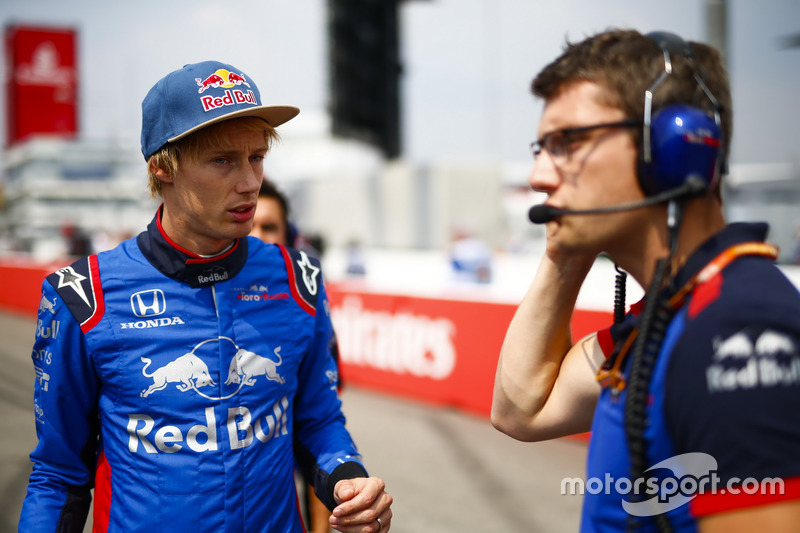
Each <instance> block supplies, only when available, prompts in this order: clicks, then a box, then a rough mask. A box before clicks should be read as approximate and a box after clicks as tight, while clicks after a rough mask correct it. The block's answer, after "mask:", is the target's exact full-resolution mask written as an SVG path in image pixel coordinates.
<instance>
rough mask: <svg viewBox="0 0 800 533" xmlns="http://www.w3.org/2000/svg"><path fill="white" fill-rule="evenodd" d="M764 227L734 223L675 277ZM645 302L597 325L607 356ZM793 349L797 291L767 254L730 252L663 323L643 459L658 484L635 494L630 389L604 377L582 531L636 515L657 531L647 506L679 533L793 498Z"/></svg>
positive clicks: (796, 426)
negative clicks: (708, 519) (628, 427)
mask: <svg viewBox="0 0 800 533" xmlns="http://www.w3.org/2000/svg"><path fill="white" fill-rule="evenodd" d="M767 230H768V227H767V225H766V224H745V223H735V224H730V225H729V226H728V227H726V228H725V229H724V230H723V231H721V232H720V233H718V234H717V235H715V236H714V237H712V238H711V239H710V240H708V241H707V242H706V243H704V244H703V245H702V246H701V247H700V249H699V250H697V251H696V252H695V253H694V254H693V255H692V256H691V257H690V258H689V260H688V261H687V263H686V265H685V266H684V267H683V268H682V269H681V271H680V272H679V273H678V276H677V278H676V280H675V283H674V286H675V287H677V288H680V287H681V286H682V285H683V284H684V283H686V282H687V281H688V280H690V279H691V278H692V277H693V276H694V275H695V274H697V273H698V272H699V271H700V270H701V269H702V268H703V267H704V266H705V265H707V264H708V263H709V262H711V261H712V260H713V259H714V258H715V257H717V256H718V255H719V254H720V253H721V252H723V251H724V250H726V249H729V248H730V247H731V246H733V245H736V244H739V243H743V242H763V241H764V239H765V238H766V234H767ZM640 310H641V302H639V304H638V305H635V306H632V312H630V313H629V314H628V316H627V317H626V320H625V321H623V322H622V323H620V324H618V325H614V326H612V327H611V328H609V329H607V330H603V331H600V332H598V340H599V342H600V345H601V347H602V349H603V351H604V353H605V354H606V356H607V357H608V356H610V355H611V354H612V352H613V351H614V349H615V347H617V348H618V347H619V345H620V344H621V343H622V342H623V341H624V340H625V339H626V337H627V336H628V334H629V333H630V331H631V330H632V328H633V327H634V326H636V325H638V318H639V317H638V316H637V313H638V311H640ZM799 348H800V295H799V294H798V291H797V289H796V288H795V286H794V285H793V284H792V283H791V282H790V281H789V280H788V279H787V278H786V277H785V276H784V274H783V273H782V272H781V271H780V270H779V269H778V268H777V267H776V266H775V265H774V264H773V262H772V260H771V259H768V258H766V257H762V256H755V255H743V256H740V257H737V258H736V259H734V260H733V261H732V262H730V263H729V264H728V265H727V266H726V267H725V268H724V269H723V270H722V271H720V272H719V273H718V274H716V275H714V276H713V277H711V278H710V279H708V280H706V281H705V282H703V283H700V284H698V285H697V286H696V287H695V288H694V290H693V291H692V292H691V294H690V296H689V298H688V299H687V300H686V301H685V302H684V304H683V305H682V306H681V307H680V308H679V309H678V310H677V313H676V314H675V315H674V316H673V317H672V319H671V321H670V323H669V326H668V327H667V329H666V335H665V337H664V341H663V343H662V345H661V349H660V351H659V354H658V357H657V359H656V362H655V367H654V370H653V376H652V382H651V385H650V390H649V395H648V402H647V407H646V415H647V418H646V420H647V423H646V425H645V428H646V429H645V432H644V436H645V442H646V450H647V452H646V457H647V461H646V465H647V466H646V468H647V469H649V471H648V472H647V473H648V474H650V475H653V476H655V480H656V481H657V482H658V484H657V485H655V487H651V488H656V489H658V488H660V489H661V494H660V496H658V495H656V494H654V493H653V492H652V491H651V492H648V493H642V492H641V491H640V494H641V497H640V498H639V499H637V498H635V497H634V496H633V495H632V492H633V487H632V486H631V484H630V483H629V481H630V477H631V473H630V463H629V457H628V445H627V440H626V434H625V422H624V421H625V416H624V409H625V401H626V390H625V389H623V390H622V391H621V392H617V391H614V390H612V389H611V388H610V387H606V388H604V389H603V390H602V392H601V395H600V398H599V400H598V403H597V407H596V410H595V416H594V421H593V423H592V433H591V440H590V444H589V454H588V460H587V475H586V484H585V496H584V504H583V505H584V506H583V513H582V520H581V531H584V532H605V531H623V530H625V528H626V525H627V524H628V521H629V520H631V519H632V517H633V519H634V523H635V524H637V525H638V529H637V531H657V529H656V525H655V522H654V519H653V517H652V515H653V511H654V510H657V511H659V512H666V516H667V518H668V519H669V521H670V524H671V526H672V528H673V529H674V530H675V531H680V532H684V531H686V532H689V531H696V530H697V519H698V518H700V517H703V516H708V515H712V514H715V513H722V512H725V511H729V510H733V509H738V508H744V507H752V506H759V505H768V504H770V503H776V502H781V501H786V500H790V499H797V498H800V416H799V415H798V413H800V350H799ZM631 359H632V357H628V358H627V361H626V362H625V364H624V366H623V369H624V373H625V375H626V376H627V375H628V374H629V371H630V363H631ZM776 480H779V481H776ZM645 487H646V485H645ZM700 489H703V490H702V491H701V490H700ZM630 504H634V505H630ZM648 506H649V507H648ZM626 507H627V509H628V510H630V511H632V513H630V514H629V513H628V512H627V510H626ZM634 515H635V516H634Z"/></svg>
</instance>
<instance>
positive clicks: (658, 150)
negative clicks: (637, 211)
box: [638, 32, 724, 196]
mask: <svg viewBox="0 0 800 533" xmlns="http://www.w3.org/2000/svg"><path fill="white" fill-rule="evenodd" d="M647 37H648V38H650V39H652V40H653V41H654V42H655V43H656V44H657V45H658V46H659V48H661V51H662V53H663V55H664V71H663V72H662V73H661V75H660V76H659V77H658V78H657V79H656V80H655V81H653V83H652V84H651V85H650V87H649V88H648V89H647V91H645V107H644V120H643V124H644V126H643V128H644V129H643V131H642V145H641V147H640V150H639V162H638V174H639V184H640V185H641V187H642V190H643V191H644V192H645V194H646V195H648V196H653V195H656V194H660V193H663V192H666V191H669V190H671V189H675V188H677V187H680V186H682V185H684V184H685V183H686V180H687V179H689V178H690V177H691V178H699V179H701V180H702V181H703V182H705V183H706V184H707V186H708V189H711V188H713V187H714V185H716V182H717V181H718V179H719V175H720V170H721V169H722V168H724V161H723V154H724V150H723V146H722V144H723V143H722V140H723V138H722V127H721V125H720V118H719V104H718V102H717V100H716V98H714V95H713V94H711V92H710V91H709V89H708V87H707V86H706V84H705V81H704V80H703V78H702V76H701V75H700V74H698V71H700V69H699V68H697V69H695V70H696V72H695V73H694V78H695V81H696V82H697V84H698V86H699V87H700V88H701V89H702V90H703V92H704V93H705V95H706V96H707V97H708V99H709V100H710V101H711V104H712V105H713V107H714V110H715V112H714V116H710V115H709V114H708V112H706V111H704V110H703V109H701V108H700V107H694V106H690V105H671V106H667V107H665V108H663V109H661V110H659V111H658V112H657V113H655V114H653V113H652V103H653V94H654V93H655V92H656V90H657V89H658V87H659V86H660V85H661V83H663V82H664V81H665V80H666V79H667V78H668V77H669V76H671V75H673V71H672V57H673V56H675V55H682V56H685V57H688V58H689V59H690V60H691V61H692V62H694V57H693V54H692V49H691V47H690V46H689V44H688V43H687V42H686V41H684V40H683V39H681V38H680V37H679V36H677V35H675V34H673V33H668V32H653V33H649V34H647Z"/></svg>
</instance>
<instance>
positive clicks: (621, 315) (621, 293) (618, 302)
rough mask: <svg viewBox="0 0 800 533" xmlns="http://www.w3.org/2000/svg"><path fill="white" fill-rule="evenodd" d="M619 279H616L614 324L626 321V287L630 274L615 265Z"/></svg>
mask: <svg viewBox="0 0 800 533" xmlns="http://www.w3.org/2000/svg"><path fill="white" fill-rule="evenodd" d="M614 270H616V271H617V277H616V278H615V279H614V324H619V323H621V322H622V321H623V320H624V319H625V285H626V283H627V280H628V273H627V272H625V271H624V270H622V269H621V268H619V267H618V266H617V265H614Z"/></svg>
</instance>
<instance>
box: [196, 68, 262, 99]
mask: <svg viewBox="0 0 800 533" xmlns="http://www.w3.org/2000/svg"><path fill="white" fill-rule="evenodd" d="M194 81H196V82H197V85H198V86H199V87H200V89H198V90H197V92H198V93H200V94H203V93H204V92H205V91H206V89H212V88H213V89H218V88H220V87H222V88H223V89H230V88H232V87H235V86H237V85H244V86H245V87H247V88H250V84H249V83H247V80H246V79H245V77H244V74H236V73H235V72H230V71H229V70H225V69H224V68H221V69H218V70H217V71H216V72H214V73H213V74H211V75H210V76H208V77H207V78H205V79H203V78H195V79H194Z"/></svg>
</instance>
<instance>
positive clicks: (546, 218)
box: [528, 176, 707, 224]
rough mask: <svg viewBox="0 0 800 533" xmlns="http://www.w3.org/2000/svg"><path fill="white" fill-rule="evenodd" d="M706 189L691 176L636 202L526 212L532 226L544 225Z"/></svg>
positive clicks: (538, 207)
mask: <svg viewBox="0 0 800 533" xmlns="http://www.w3.org/2000/svg"><path fill="white" fill-rule="evenodd" d="M706 188H707V184H706V182H705V181H704V180H703V179H701V178H697V177H693V176H692V177H689V178H687V179H686V182H685V183H684V184H683V185H681V186H680V187H677V188H675V189H672V190H669V191H665V192H662V193H660V194H656V195H654V196H650V197H647V198H645V199H644V200H640V201H638V202H630V203H627V204H619V205H612V206H608V207H598V208H595V209H559V208H558V207H553V206H551V205H547V204H539V205H535V206H533V207H531V208H530V210H529V211H528V218H529V219H530V221H531V222H533V223H534V224H544V223H546V222H550V221H551V220H554V219H555V218H557V217H560V216H565V215H602V214H606V213H618V212H620V211H631V210H633V209H641V208H643V207H648V206H651V205H655V204H660V203H664V202H668V201H669V200H674V199H676V198H680V197H690V196H697V195H700V194H702V193H704V192H705V191H706Z"/></svg>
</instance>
